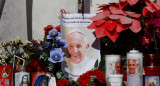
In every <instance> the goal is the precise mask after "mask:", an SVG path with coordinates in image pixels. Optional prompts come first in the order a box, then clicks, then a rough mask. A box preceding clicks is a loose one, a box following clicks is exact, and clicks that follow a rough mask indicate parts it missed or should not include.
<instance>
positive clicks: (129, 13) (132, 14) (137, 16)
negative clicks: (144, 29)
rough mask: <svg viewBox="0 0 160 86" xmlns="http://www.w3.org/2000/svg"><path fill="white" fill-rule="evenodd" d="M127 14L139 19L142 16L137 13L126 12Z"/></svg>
mask: <svg viewBox="0 0 160 86" xmlns="http://www.w3.org/2000/svg"><path fill="white" fill-rule="evenodd" d="M126 13H127V14H128V15H131V17H134V18H139V17H140V16H141V14H136V13H135V12H130V11H126Z"/></svg>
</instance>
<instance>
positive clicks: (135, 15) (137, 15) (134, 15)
mask: <svg viewBox="0 0 160 86" xmlns="http://www.w3.org/2000/svg"><path fill="white" fill-rule="evenodd" d="M140 16H141V14H132V17H134V18H139V17H140Z"/></svg>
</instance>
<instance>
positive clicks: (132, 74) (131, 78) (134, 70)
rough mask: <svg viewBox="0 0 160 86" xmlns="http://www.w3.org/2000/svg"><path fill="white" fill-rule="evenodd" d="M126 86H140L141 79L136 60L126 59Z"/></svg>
mask: <svg viewBox="0 0 160 86" xmlns="http://www.w3.org/2000/svg"><path fill="white" fill-rule="evenodd" d="M127 80H128V81H127V86H142V79H141V75H140V71H139V63H138V60H137V59H133V58H131V59H128V75H127ZM135 82H136V83H135Z"/></svg>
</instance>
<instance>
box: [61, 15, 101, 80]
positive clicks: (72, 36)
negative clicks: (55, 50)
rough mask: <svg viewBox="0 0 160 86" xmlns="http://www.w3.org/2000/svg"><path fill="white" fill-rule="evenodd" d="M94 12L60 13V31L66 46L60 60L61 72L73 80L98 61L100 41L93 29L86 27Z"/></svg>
mask: <svg viewBox="0 0 160 86" xmlns="http://www.w3.org/2000/svg"><path fill="white" fill-rule="evenodd" d="M94 15H95V14H84V15H82V14H62V16H61V18H62V19H61V28H62V29H61V33H62V39H65V40H66V42H67V44H68V46H67V47H66V48H65V49H63V51H64V52H65V57H64V61H63V62H62V64H61V65H62V66H61V67H62V68H61V69H62V72H63V73H64V75H65V76H66V77H67V78H72V79H73V80H74V81H76V80H77V78H78V77H79V76H80V75H82V74H83V73H85V72H87V71H89V70H91V69H93V68H94V65H95V63H96V62H97V61H98V62H100V58H101V57H100V41H99V39H97V38H96V36H95V34H94V30H90V29H87V26H88V25H90V24H91V22H92V21H91V20H90V19H89V18H90V17H93V16H94Z"/></svg>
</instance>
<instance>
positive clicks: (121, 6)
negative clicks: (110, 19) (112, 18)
mask: <svg viewBox="0 0 160 86" xmlns="http://www.w3.org/2000/svg"><path fill="white" fill-rule="evenodd" d="M127 4H128V2H127V1H126V0H120V1H119V8H120V9H123V8H124V7H125V6H127Z"/></svg>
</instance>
